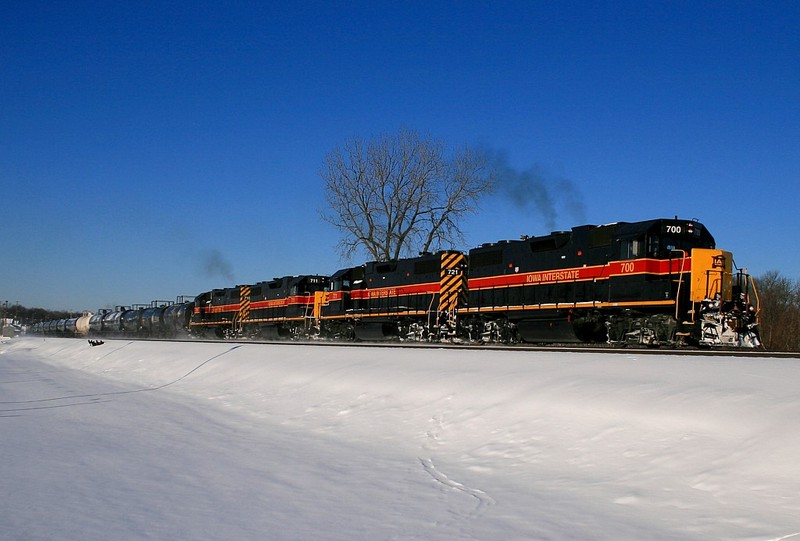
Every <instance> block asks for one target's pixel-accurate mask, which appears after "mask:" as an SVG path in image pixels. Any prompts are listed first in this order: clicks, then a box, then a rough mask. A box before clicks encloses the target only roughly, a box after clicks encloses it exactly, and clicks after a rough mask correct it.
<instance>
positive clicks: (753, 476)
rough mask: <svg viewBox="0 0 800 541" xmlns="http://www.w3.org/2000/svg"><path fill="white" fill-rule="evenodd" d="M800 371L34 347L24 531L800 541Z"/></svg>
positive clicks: (429, 353)
mask: <svg viewBox="0 0 800 541" xmlns="http://www.w3.org/2000/svg"><path fill="white" fill-rule="evenodd" d="M799 421H800V362H797V361H793V360H781V359H766V360H763V359H759V360H756V359H747V358H731V357H713V358H712V357H691V358H681V357H671V356H666V355H643V354H640V353H637V352H636V351H631V352H629V353H626V354H617V355H608V354H599V353H566V352H563V353H532V352H522V351H520V352H511V353H509V352H498V351H489V350H481V349H480V348H476V349H475V350H470V351H453V350H449V351H443V350H433V349H410V350H409V349H392V348H365V349H361V348H352V347H314V346H297V345H270V346H264V345H255V344H253V345H235V344H230V343H218V344H200V343H194V344H193V343H189V344H172V343H154V342H130V341H106V343H105V344H104V345H102V346H100V347H90V346H89V345H88V344H87V342H86V341H85V340H68V339H51V338H47V339H46V340H45V339H42V338H15V339H13V340H9V341H6V342H4V343H2V344H1V345H0V434H1V435H2V436H1V437H0V487H2V488H0V491H1V492H0V494H2V501H3V503H2V509H1V510H0V532H2V534H1V536H2V538H3V539H8V540H26V541H29V540H44V539H61V540H81V541H94V540H98V541H99V540H103V541H107V540H109V539H114V540H126V539H158V540H162V539H171V540H172V539H193V540H201V539H219V540H223V539H224V540H232V539H235V540H251V539H252V540H256V539H257V540H264V539H275V540H306V541H307V540H317V539H322V540H354V539H363V540H379V539H386V540H411V539H416V540H452V539H481V540H498V539H503V540H513V539H518V540H523V539H524V540H530V539H543V540H617V541H618V540H628V539H630V540H651V539H657V540H692V539H697V540H700V539H702V540H708V539H733V540H760V541H766V540H792V541H800V464H799V463H798V450H799V449H800V422H799Z"/></svg>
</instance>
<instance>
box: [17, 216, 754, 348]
mask: <svg viewBox="0 0 800 541" xmlns="http://www.w3.org/2000/svg"><path fill="white" fill-rule="evenodd" d="M754 285H755V284H754V283H753V281H752V279H751V278H750V276H749V275H748V274H747V272H746V271H745V270H738V269H737V270H734V263H733V257H732V254H731V253H730V252H727V251H724V250H720V249H717V248H716V246H715V241H714V238H713V236H712V235H711V234H710V233H709V232H708V230H707V229H706V228H705V227H704V226H703V225H702V224H701V223H699V222H697V221H688V220H678V219H656V220H649V221H643V222H635V223H625V222H619V223H613V224H607V225H599V226H597V225H584V226H579V227H575V228H573V229H572V230H571V231H557V232H553V233H551V234H549V235H545V236H540V237H523V238H522V239H520V240H511V241H500V242H497V243H490V244H484V245H482V246H480V247H477V248H473V249H472V250H470V251H469V252H468V253H464V252H460V251H454V250H448V251H442V252H439V253H436V254H428V253H426V254H421V255H420V256H419V257H414V258H408V259H400V260H396V261H375V262H369V263H366V264H363V265H359V266H356V267H350V268H346V269H342V270H340V271H338V272H336V273H335V274H333V275H331V276H327V275H301V276H286V277H283V278H276V279H274V280H271V281H264V282H259V283H256V284H250V285H239V286H235V287H228V288H222V289H214V290H212V291H208V292H205V293H201V294H200V295H198V296H196V297H195V298H194V300H193V301H191V302H178V303H172V304H168V303H154V304H153V305H151V306H148V307H139V308H137V309H124V308H120V309H118V310H115V311H109V312H108V313H104V314H95V315H88V314H86V315H84V316H83V317H81V318H75V319H72V320H61V321H55V322H45V323H40V324H37V325H34V326H33V329H32V331H33V332H36V333H44V334H62V335H91V336H109V337H110V336H129V337H147V338H169V337H176V336H180V335H192V336H216V337H219V338H253V339H278V338H288V339H307V338H317V339H336V340H402V341H450V342H464V343H470V342H475V343H516V342H530V343H569V342H608V343H612V344H639V345H647V346H656V345H676V344H688V345H699V346H726V347H759V346H760V340H759V336H758V326H757V313H758V311H757V306H758V302H757V295H756V293H755V287H754Z"/></svg>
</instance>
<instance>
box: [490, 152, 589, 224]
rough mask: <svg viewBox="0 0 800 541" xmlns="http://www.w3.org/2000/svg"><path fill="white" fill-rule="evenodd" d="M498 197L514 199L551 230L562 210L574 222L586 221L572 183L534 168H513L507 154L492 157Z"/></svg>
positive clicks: (521, 207) (513, 200) (577, 192)
mask: <svg viewBox="0 0 800 541" xmlns="http://www.w3.org/2000/svg"><path fill="white" fill-rule="evenodd" d="M489 156H490V163H491V165H492V172H493V174H494V178H495V188H496V192H497V194H498V195H500V196H502V197H506V198H509V199H511V201H512V202H513V203H514V204H515V205H516V206H517V207H519V209H520V210H523V211H526V210H533V211H534V212H537V213H539V214H540V215H541V216H542V219H543V220H544V222H545V225H546V226H547V227H550V228H552V227H555V225H556V223H557V218H558V216H559V209H561V210H562V211H566V212H567V214H569V215H570V216H571V217H572V219H573V220H575V221H577V222H580V223H582V222H583V221H584V220H585V207H584V204H583V199H582V197H581V194H580V192H579V191H578V189H577V187H576V186H575V183H574V182H572V181H571V180H570V179H568V178H565V177H562V176H559V175H555V174H553V173H550V172H549V171H547V170H546V169H545V168H544V167H542V166H541V165H538V164H534V165H532V166H531V167H529V168H528V169H525V170H519V169H515V168H514V167H511V166H510V165H509V163H508V157H507V156H506V154H505V153H503V152H495V151H492V152H490V153H489Z"/></svg>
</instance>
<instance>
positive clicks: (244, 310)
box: [239, 286, 250, 321]
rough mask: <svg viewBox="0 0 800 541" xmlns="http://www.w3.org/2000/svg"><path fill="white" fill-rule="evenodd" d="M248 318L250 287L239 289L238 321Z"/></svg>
mask: <svg viewBox="0 0 800 541" xmlns="http://www.w3.org/2000/svg"><path fill="white" fill-rule="evenodd" d="M249 317H250V286H240V287H239V321H246V320H247V319H248V318H249Z"/></svg>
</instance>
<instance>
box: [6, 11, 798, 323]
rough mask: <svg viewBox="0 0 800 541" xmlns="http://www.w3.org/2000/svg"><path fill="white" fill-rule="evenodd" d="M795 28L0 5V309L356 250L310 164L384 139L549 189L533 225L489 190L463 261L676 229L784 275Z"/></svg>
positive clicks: (199, 286)
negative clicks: (702, 229)
mask: <svg viewBox="0 0 800 541" xmlns="http://www.w3.org/2000/svg"><path fill="white" fill-rule="evenodd" d="M798 28H800V2H797V1H790V2H780V1H776V2H763V3H762V2H755V1H752V2H736V1H732V2H703V1H686V2H680V1H677V2H642V1H631V2H626V1H614V2H544V1H541V2H537V1H520V2H513V1H509V2H470V1H457V2H380V1H378V2H376V1H364V2H302V3H293V2H206V1H192V2H185V3H181V2H170V3H161V2H128V3H125V2H101V1H98V2H53V1H50V2H36V1H26V2H22V1H13V0H12V1H9V2H3V3H2V5H1V6H0V68H1V69H2V80H1V81H2V82H1V83H0V239H1V240H0V254H2V255H0V302H2V301H4V300H8V301H10V304H13V303H14V302H16V301H19V302H20V303H21V304H23V305H26V306H42V307H46V308H58V309H71V310H81V309H96V308H98V307H102V306H109V305H114V304H132V303H146V302H149V301H151V300H153V299H174V298H175V296H176V295H179V294H196V293H200V292H202V291H205V290H208V289H211V288H213V287H222V286H228V285H233V283H253V282H256V281H260V280H264V279H270V278H272V277H275V276H282V275H286V274H309V273H320V274H327V273H332V272H334V271H335V270H336V269H337V268H340V267H343V266H346V265H348V264H350V263H357V262H360V261H358V260H354V261H352V262H347V261H342V260H341V259H340V258H339V256H338V254H337V253H336V250H335V244H336V241H337V236H336V235H337V233H336V231H334V230H333V229H332V228H331V227H330V226H329V225H327V224H325V223H324V222H322V221H321V220H320V218H319V217H318V209H319V208H320V207H321V205H322V204H323V201H324V199H323V196H322V193H321V180H320V176H319V170H320V168H321V164H322V159H323V157H324V155H325V154H326V153H328V152H329V151H331V150H332V149H333V148H334V147H336V146H338V145H341V144H342V143H343V142H344V141H345V140H347V139H349V138H351V137H353V136H359V137H366V138H368V137H371V136H374V135H377V134H380V133H386V132H394V131H396V130H398V129H399V128H401V127H407V128H411V129H415V130H418V131H419V132H421V133H424V134H429V135H431V136H433V137H434V138H438V139H442V140H444V141H446V142H447V143H448V144H449V145H451V146H452V147H461V146H465V145H467V146H482V147H488V148H490V149H493V150H495V151H497V152H499V153H502V154H503V155H505V156H506V158H507V161H508V164H509V165H510V166H511V167H512V168H514V169H515V170H516V171H518V172H520V173H524V172H534V171H535V172H537V173H538V174H539V175H540V176H539V177H538V178H540V179H543V181H544V182H545V183H547V185H549V186H552V187H553V189H552V192H551V194H552V196H553V210H554V211H555V214H554V215H552V216H550V217H549V218H548V217H547V216H546V215H545V213H543V212H542V211H541V209H538V208H536V207H533V206H520V205H518V204H515V203H514V202H513V201H511V198H509V197H505V196H503V194H502V193H499V194H498V195H495V196H493V197H491V198H487V200H486V201H485V203H484V205H483V208H482V209H481V211H480V213H478V214H476V215H475V216H473V217H471V218H470V219H469V220H468V221H467V222H466V223H465V224H464V226H465V230H466V237H467V239H466V240H467V242H466V245H465V246H463V247H461V248H465V249H468V248H469V247H471V246H474V245H478V244H480V243H482V242H488V241H496V240H498V239H503V238H517V237H519V235H521V234H528V235H537V234H544V233H547V232H549V231H550V230H551V229H569V228H570V227H572V226H574V225H579V224H583V223H608V222H613V221H635V220H641V219H650V218H656V217H672V216H674V215H679V216H681V217H684V218H697V219H699V220H700V221H702V222H703V223H705V224H706V225H707V226H708V228H709V229H710V230H711V231H712V233H713V234H714V235H715V237H716V239H717V244H718V246H719V247H721V248H724V249H727V250H731V251H733V252H734V256H735V259H736V262H737V264H738V265H740V266H746V267H748V268H749V269H750V270H751V272H753V273H754V274H760V273H763V272H765V271H767V270H771V269H776V270H779V271H781V272H782V273H783V274H785V275H787V276H789V277H791V278H793V279H794V278H800V256H798V250H797V248H796V245H797V243H796V242H795V241H794V237H795V235H796V232H797V230H798V226H799V225H800V220H799V219H798V214H799V213H800V211H799V210H798V202H799V201H798V200H800V182H799V181H800V178H798V172H800V31H798ZM564 185H567V186H569V187H571V190H570V191H569V192H568V193H564V192H563V191H561V190H559V189H558V188H559V187H563V186H564ZM359 259H364V258H359ZM226 275H227V276H226Z"/></svg>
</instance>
